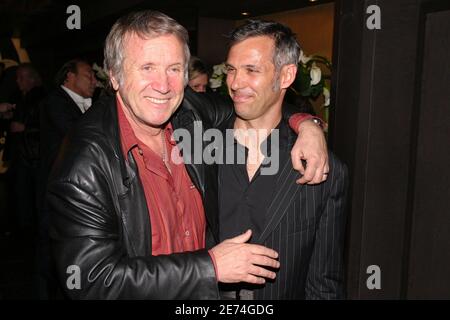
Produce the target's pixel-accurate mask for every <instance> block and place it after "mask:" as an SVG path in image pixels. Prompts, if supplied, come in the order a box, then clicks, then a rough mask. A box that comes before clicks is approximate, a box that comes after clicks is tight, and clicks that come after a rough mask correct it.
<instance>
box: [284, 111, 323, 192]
mask: <svg viewBox="0 0 450 320" xmlns="http://www.w3.org/2000/svg"><path fill="white" fill-rule="evenodd" d="M298 132H299V135H298V137H297V141H296V142H295V144H294V147H293V148H292V150H291V160H292V166H293V167H294V169H295V170H297V171H300V173H301V174H302V175H303V176H302V177H301V178H300V179H298V180H297V181H296V182H297V183H301V184H304V183H307V184H316V183H321V182H323V181H325V180H326V179H327V175H328V172H329V170H330V168H329V166H328V151H327V142H326V140H325V135H324V133H323V130H322V128H320V127H319V126H318V125H317V124H316V123H314V122H313V121H312V120H306V121H303V122H301V123H300V125H299V130H298ZM302 160H306V170H305V167H304V166H303V163H302Z"/></svg>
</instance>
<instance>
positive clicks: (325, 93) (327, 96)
mask: <svg viewBox="0 0 450 320" xmlns="http://www.w3.org/2000/svg"><path fill="white" fill-rule="evenodd" d="M323 96H324V97H325V103H324V104H323V105H324V106H325V107H328V106H329V105H330V90H328V89H327V88H326V87H323Z"/></svg>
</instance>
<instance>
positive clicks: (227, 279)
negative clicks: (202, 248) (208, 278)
mask: <svg viewBox="0 0 450 320" xmlns="http://www.w3.org/2000/svg"><path fill="white" fill-rule="evenodd" d="M251 235H252V231H251V230H247V231H246V232H245V233H243V234H241V235H239V236H237V237H234V238H231V239H227V240H225V241H223V242H221V243H220V244H218V245H217V246H215V247H214V248H212V249H211V252H212V253H213V255H214V259H215V261H216V267H217V270H216V271H217V279H218V281H220V282H224V283H236V282H241V281H244V282H248V283H255V284H263V283H265V282H266V280H265V278H269V279H275V276H276V274H275V272H273V271H269V270H268V269H266V268H264V267H269V268H279V267H280V263H279V262H278V261H277V260H275V259H276V258H278V253H277V252H276V251H274V250H272V249H269V248H266V247H264V246H260V245H256V244H248V243H245V242H247V241H248V240H249V239H250V237H251Z"/></svg>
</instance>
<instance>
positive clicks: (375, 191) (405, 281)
mask: <svg viewBox="0 0 450 320" xmlns="http://www.w3.org/2000/svg"><path fill="white" fill-rule="evenodd" d="M372 4H375V5H378V6H379V7H380V9H381V29H380V30H369V29H368V28H367V27H366V19H367V18H368V17H369V14H367V13H366V8H367V7H368V6H369V5H372ZM333 50H334V52H333V62H334V65H335V69H334V74H333V76H334V79H333V80H334V81H333V83H334V88H333V92H332V94H333V96H332V100H333V101H334V106H333V111H332V112H331V120H330V144H331V147H332V149H333V150H334V151H335V152H336V153H337V155H338V156H339V157H340V158H341V159H343V160H344V162H346V163H347V164H348V166H349V169H350V175H351V187H350V198H349V204H348V229H347V230H348V236H347V239H346V241H347V245H346V261H347V292H348V297H349V298H353V299H397V298H447V299H448V298H450V187H449V186H450V182H449V181H450V166H449V163H450V148H449V146H450V143H449V142H450V90H449V89H450V88H449V83H450V63H449V57H450V1H442V0H378V1H376V0H364V1H362V0H339V1H337V3H336V18H335V39H334V49H333ZM370 265H377V266H379V267H380V269H381V289H379V290H377V289H375V290H369V289H368V288H367V285H366V281H367V278H368V277H369V274H367V273H366V270H367V267H368V266H370Z"/></svg>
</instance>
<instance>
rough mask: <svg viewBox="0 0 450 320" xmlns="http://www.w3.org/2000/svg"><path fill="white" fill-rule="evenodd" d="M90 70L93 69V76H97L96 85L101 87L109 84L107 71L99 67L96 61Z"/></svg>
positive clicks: (104, 87)
mask: <svg viewBox="0 0 450 320" xmlns="http://www.w3.org/2000/svg"><path fill="white" fill-rule="evenodd" d="M92 70H94V71H95V76H96V77H97V86H98V87H100V88H103V89H106V88H108V86H109V76H108V73H107V72H106V71H105V69H103V68H102V67H100V66H99V65H98V64H97V63H94V64H93V65H92Z"/></svg>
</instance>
